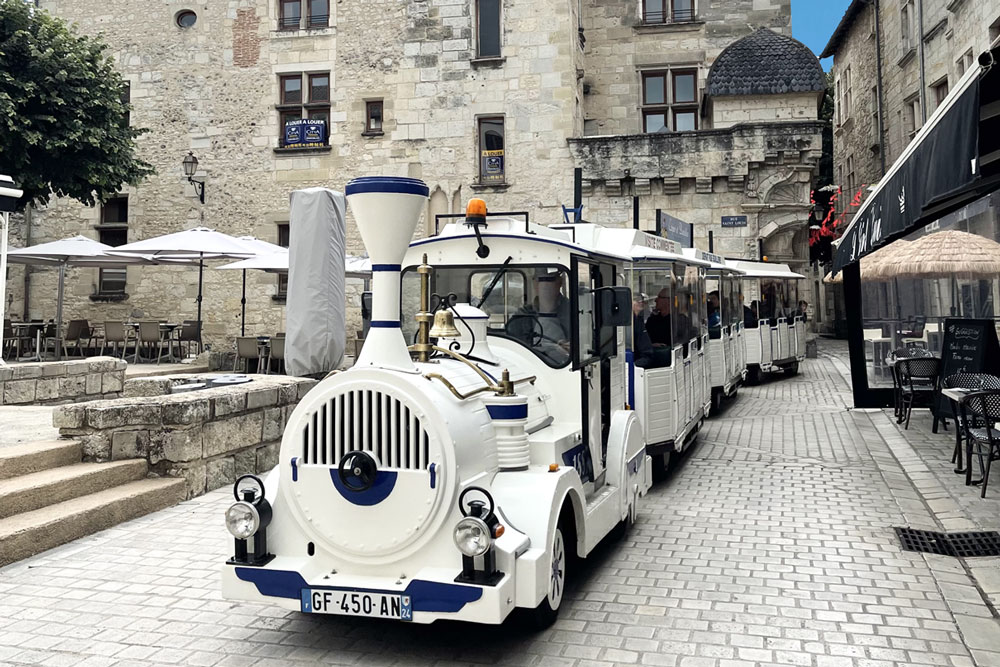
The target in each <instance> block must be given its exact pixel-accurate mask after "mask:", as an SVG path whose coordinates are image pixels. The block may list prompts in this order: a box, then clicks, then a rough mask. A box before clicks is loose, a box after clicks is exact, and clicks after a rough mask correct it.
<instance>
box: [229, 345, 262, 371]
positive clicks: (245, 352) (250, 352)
mask: <svg viewBox="0 0 1000 667" xmlns="http://www.w3.org/2000/svg"><path fill="white" fill-rule="evenodd" d="M241 359H242V360H243V372H244V373H249V372H250V360H251V359H256V360H257V372H258V373H259V372H260V362H261V348H260V345H259V344H258V342H257V338H256V337H253V336H241V337H239V338H237V339H236V358H235V359H234V360H233V372H236V369H237V368H238V367H239V365H240V360H241Z"/></svg>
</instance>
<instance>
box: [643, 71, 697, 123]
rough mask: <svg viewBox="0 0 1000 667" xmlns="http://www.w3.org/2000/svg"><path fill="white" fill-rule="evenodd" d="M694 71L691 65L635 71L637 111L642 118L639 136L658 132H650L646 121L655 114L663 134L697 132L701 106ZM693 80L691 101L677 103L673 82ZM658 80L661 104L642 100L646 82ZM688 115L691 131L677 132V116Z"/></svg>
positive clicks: (674, 83) (675, 83) (644, 97)
mask: <svg viewBox="0 0 1000 667" xmlns="http://www.w3.org/2000/svg"><path fill="white" fill-rule="evenodd" d="M698 74H699V72H698V68H697V67H696V66H695V67H691V66H679V67H668V68H660V69H649V70H640V71H639V108H640V116H641V119H642V126H641V127H640V133H641V134H659V133H661V131H660V130H657V131H652V132H651V131H650V130H649V129H648V118H649V117H650V116H655V115H663V127H664V129H663V131H665V132H697V131H698V116H699V112H700V111H701V106H700V103H699V101H698V92H699V91H698ZM688 75H690V76H691V77H693V101H687V100H685V101H681V102H678V101H677V79H678V77H681V76H688ZM657 78H658V79H661V80H662V89H663V101H662V102H649V101H648V100H647V98H646V82H647V81H648V80H649V79H657ZM686 113H691V114H693V115H694V129H691V130H678V129H677V116H678V114H686Z"/></svg>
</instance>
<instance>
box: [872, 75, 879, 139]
mask: <svg viewBox="0 0 1000 667" xmlns="http://www.w3.org/2000/svg"><path fill="white" fill-rule="evenodd" d="M871 95H872V97H871V105H872V127H874V128H875V131H876V132H877V131H878V86H872V92H871Z"/></svg>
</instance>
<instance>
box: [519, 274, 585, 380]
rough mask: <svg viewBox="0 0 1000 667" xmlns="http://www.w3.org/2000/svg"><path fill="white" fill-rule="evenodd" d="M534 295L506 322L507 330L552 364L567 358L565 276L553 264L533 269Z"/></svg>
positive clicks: (568, 313) (560, 363) (568, 326)
mask: <svg viewBox="0 0 1000 667" xmlns="http://www.w3.org/2000/svg"><path fill="white" fill-rule="evenodd" d="M533 283H534V291H535V296H534V298H533V299H532V301H531V302H530V303H526V304H524V305H523V306H521V307H520V308H519V309H518V310H517V312H516V313H514V314H513V315H512V316H511V318H510V321H508V322H507V334H508V335H510V336H513V337H514V338H517V339H518V340H520V341H522V342H523V343H524V344H525V345H526V346H527V347H530V348H531V349H532V350H534V352H535V353H536V354H538V355H539V356H541V357H542V358H543V359H545V360H547V361H548V362H549V363H550V364H551V365H553V366H563V365H565V364H566V362H568V361H569V354H570V332H571V331H572V329H571V326H572V309H571V307H570V302H569V299H568V298H567V297H566V295H565V293H564V292H565V288H566V276H565V275H564V273H563V272H562V271H560V270H559V269H558V268H555V267H543V268H540V269H536V270H535V278H534V281H533Z"/></svg>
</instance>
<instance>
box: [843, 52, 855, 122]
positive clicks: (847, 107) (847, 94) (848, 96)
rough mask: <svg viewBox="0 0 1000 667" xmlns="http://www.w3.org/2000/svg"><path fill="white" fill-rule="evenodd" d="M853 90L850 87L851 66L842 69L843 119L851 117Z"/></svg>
mask: <svg viewBox="0 0 1000 667" xmlns="http://www.w3.org/2000/svg"><path fill="white" fill-rule="evenodd" d="M852 98H853V90H852V89H851V66H850V65H848V66H847V68H846V69H844V120H847V119H848V118H850V117H851V102H852Z"/></svg>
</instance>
